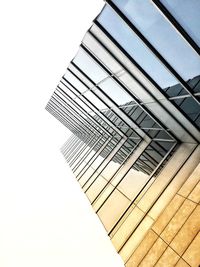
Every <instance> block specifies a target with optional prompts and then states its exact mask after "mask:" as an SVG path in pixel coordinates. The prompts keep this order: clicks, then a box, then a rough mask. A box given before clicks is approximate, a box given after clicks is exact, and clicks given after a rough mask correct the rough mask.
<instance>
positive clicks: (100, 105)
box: [84, 91, 107, 110]
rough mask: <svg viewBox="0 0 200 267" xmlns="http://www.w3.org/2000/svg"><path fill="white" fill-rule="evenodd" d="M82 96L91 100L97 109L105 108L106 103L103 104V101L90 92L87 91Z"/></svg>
mask: <svg viewBox="0 0 200 267" xmlns="http://www.w3.org/2000/svg"><path fill="white" fill-rule="evenodd" d="M84 96H85V97H86V98H87V99H88V100H89V101H90V102H92V104H94V105H95V106H96V107H97V108H98V109H100V110H101V109H104V108H107V106H106V105H104V103H103V102H102V101H101V100H100V99H99V98H98V97H96V96H95V95H94V94H93V93H92V92H90V91H87V92H86V93H85V94H84Z"/></svg>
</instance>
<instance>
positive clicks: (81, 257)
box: [0, 0, 123, 267]
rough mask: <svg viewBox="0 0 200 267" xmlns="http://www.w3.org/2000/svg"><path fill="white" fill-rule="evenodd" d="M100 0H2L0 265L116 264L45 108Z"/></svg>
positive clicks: (62, 136)
mask: <svg viewBox="0 0 200 267" xmlns="http://www.w3.org/2000/svg"><path fill="white" fill-rule="evenodd" d="M103 4H104V3H103V1H102V0H84V1H80V0H79V1H69V0H56V1H55V0H54V1H52V0H49V1H47V0H34V1H33V0H32V1H27V0H26V1H25V0H18V1H14V0H6V1H2V3H1V4H0V25H1V26H0V27H1V31H0V32H1V35H0V37H1V41H0V46H1V49H0V65H1V94H0V114H1V124H0V125H1V130H0V133H1V138H0V151H1V174H0V266H1V267H64V266H65V267H80V266H82V267H121V266H123V264H122V261H121V259H120V258H119V256H118V255H117V254H116V253H115V250H114V248H113V247H112V244H111V243H110V241H109V239H108V238H107V237H106V234H105V231H104V229H103V227H102V225H101V224H100V223H99V220H98V218H97V216H96V215H95V214H94V213H93V210H92V208H91V207H90V205H89V204H88V201H87V199H86V197H85V195H84V194H83V192H82V190H81V189H80V187H79V185H78V183H77V182H76V180H75V178H74V177H73V176H72V174H71V173H70V171H69V170H68V169H67V166H66V163H65V161H64V159H63V157H62V155H61V154H60V151H59V148H60V147H61V145H62V144H63V143H64V142H65V141H66V139H67V135H68V133H67V131H66V129H65V127H64V126H62V124H60V123H59V122H58V121H57V120H56V119H54V118H53V117H52V116H51V115H50V114H49V113H48V112H47V111H45V110H44V108H45V105H46V103H47V101H48V100H49V98H50V96H51V94H52V93H53V90H54V88H55V87H56V85H57V84H58V82H59V79H60V78H61V76H62V75H63V74H64V72H65V69H66V67H67V65H68V63H69V61H70V60H71V59H72V58H73V56H74V55H75V53H76V52H77V50H78V45H79V43H80V42H81V39H82V37H83V35H84V34H85V32H86V30H87V29H88V28H89V27H90V25H91V22H92V20H93V18H94V17H95V16H96V15H97V14H98V12H99V11H100V10H101V8H102V7H103Z"/></svg>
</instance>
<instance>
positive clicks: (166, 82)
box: [98, 6, 178, 88]
mask: <svg viewBox="0 0 200 267" xmlns="http://www.w3.org/2000/svg"><path fill="white" fill-rule="evenodd" d="M98 22H99V23H100V24H101V25H102V26H103V27H104V28H105V29H106V30H107V31H108V32H109V33H110V35H111V36H112V37H113V38H114V39H115V40H116V41H117V42H118V43H119V44H120V45H121V46H122V47H123V48H124V49H125V50H126V52H127V53H128V54H129V55H130V56H131V57H132V58H133V59H134V60H135V61H136V62H137V63H138V64H139V65H140V66H141V67H142V68H143V69H144V70H145V71H146V72H147V73H148V74H149V75H150V76H151V77H152V78H153V79H154V80H155V81H156V82H157V83H158V84H159V85H160V86H161V87H162V88H165V87H168V86H172V85H174V84H177V83H178V82H177V81H176V79H175V78H174V77H173V76H172V75H171V74H170V73H169V72H168V71H167V70H166V68H165V67H164V66H163V65H162V64H161V63H160V62H159V61H158V59H157V58H156V57H155V56H154V55H153V54H152V53H151V52H150V51H149V50H148V49H147V48H146V46H145V45H144V44H143V43H142V41H140V40H139V39H138V37H137V36H136V35H135V34H134V33H133V32H132V31H131V30H130V29H129V28H128V27H127V25H126V24H125V23H124V22H123V21H122V20H121V19H120V18H119V16H117V15H116V13H115V12H114V11H113V10H112V9H111V8H110V7H109V6H106V7H105V8H104V9H103V11H102V13H101V14H100V16H99V17H98Z"/></svg>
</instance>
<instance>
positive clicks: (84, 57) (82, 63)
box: [73, 49, 108, 83]
mask: <svg viewBox="0 0 200 267" xmlns="http://www.w3.org/2000/svg"><path fill="white" fill-rule="evenodd" d="M73 62H74V63H75V64H76V65H77V66H78V67H79V68H80V69H81V70H82V71H83V72H84V73H85V74H86V75H87V76H88V77H89V78H90V79H92V80H93V81H94V82H95V83H99V82H100V81H101V80H103V79H105V78H106V77H107V76H108V75H107V73H106V72H105V71H104V70H103V69H102V68H101V67H100V66H99V65H98V64H96V63H95V61H94V60H93V59H92V58H91V57H90V56H89V55H88V54H87V53H86V52H84V50H83V49H79V51H78V53H77V54H76V57H75V58H74V60H73Z"/></svg>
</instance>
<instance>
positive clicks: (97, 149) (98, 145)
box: [76, 137, 111, 178]
mask: <svg viewBox="0 0 200 267" xmlns="http://www.w3.org/2000/svg"><path fill="white" fill-rule="evenodd" d="M109 138H110V139H111V137H108V138H107V139H109ZM104 139H105V138H104V137H102V138H100V139H99V140H98V142H97V144H96V145H95V146H94V148H93V150H94V152H95V154H94V155H93V156H92V157H91V158H90V159H89V161H88V162H86V164H85V166H84V167H83V168H82V170H80V171H79V172H78V174H77V175H76V177H77V178H78V177H79V176H80V175H81V174H82V172H83V171H85V169H86V168H87V165H88V164H90V162H91V161H92V160H93V158H94V157H96V154H97V153H99V151H100V150H101V147H102V146H103V145H104V142H107V141H106V139H105V140H104ZM91 152H92V150H90V153H91ZM88 155H89V154H88ZM88 155H87V156H86V158H87V157H88ZM86 158H85V159H86ZM83 161H84V160H83Z"/></svg>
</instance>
